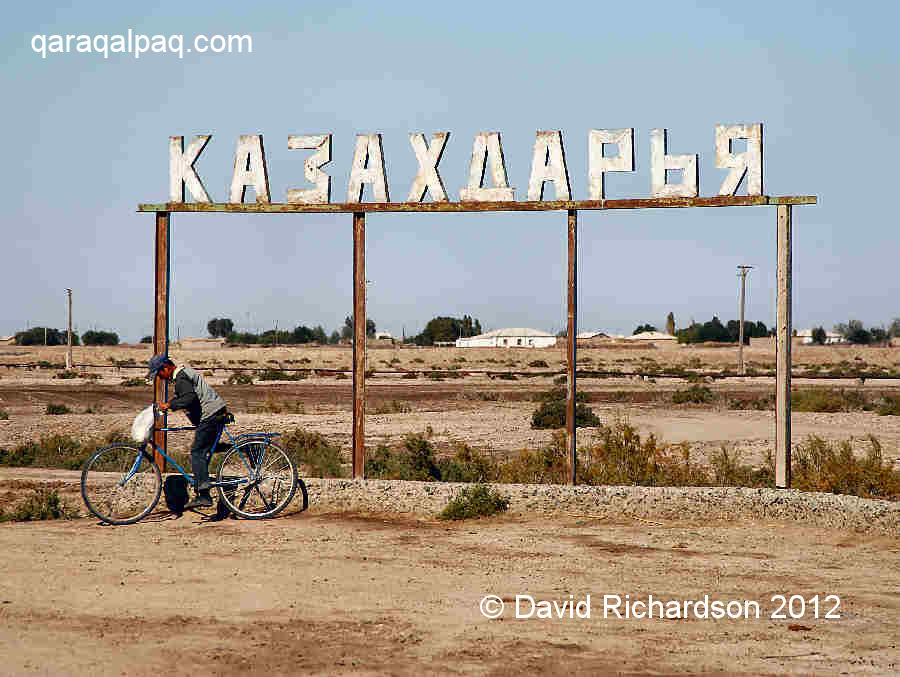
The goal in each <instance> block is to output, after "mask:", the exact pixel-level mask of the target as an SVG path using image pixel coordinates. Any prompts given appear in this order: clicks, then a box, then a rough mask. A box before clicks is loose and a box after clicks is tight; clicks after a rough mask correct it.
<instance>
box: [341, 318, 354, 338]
mask: <svg viewBox="0 0 900 677" xmlns="http://www.w3.org/2000/svg"><path fill="white" fill-rule="evenodd" d="M341 338H342V339H345V340H346V339H351V338H353V318H352V317H350V316H349V315H347V318H346V319H345V320H344V326H343V327H341Z"/></svg>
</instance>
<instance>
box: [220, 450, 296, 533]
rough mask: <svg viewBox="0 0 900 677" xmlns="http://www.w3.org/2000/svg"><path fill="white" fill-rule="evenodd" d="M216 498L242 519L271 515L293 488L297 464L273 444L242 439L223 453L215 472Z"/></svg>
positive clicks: (276, 511)
mask: <svg viewBox="0 0 900 677" xmlns="http://www.w3.org/2000/svg"><path fill="white" fill-rule="evenodd" d="M216 479H217V483H218V484H219V500H221V501H224V503H225V505H227V506H228V509H229V510H231V511H232V512H234V513H235V514H237V515H240V516H241V517H244V518H246V519H265V518H266V517H274V516H275V515H277V514H278V513H279V512H281V511H282V510H284V509H285V507H287V505H288V503H290V502H291V499H293V498H294V493H295V492H296V491H297V468H296V467H295V466H294V462H293V461H292V460H291V458H290V456H288V455H287V454H286V453H284V450H283V449H282V448H281V447H279V446H278V445H277V444H275V443H273V442H271V441H269V440H266V439H257V440H246V441H244V442H241V443H239V444H237V445H236V446H235V447H234V448H233V449H231V450H229V451H228V453H226V454H225V458H223V459H222V464H221V465H220V466H219V472H218V476H217V478H216Z"/></svg>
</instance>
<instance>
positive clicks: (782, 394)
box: [775, 205, 792, 489]
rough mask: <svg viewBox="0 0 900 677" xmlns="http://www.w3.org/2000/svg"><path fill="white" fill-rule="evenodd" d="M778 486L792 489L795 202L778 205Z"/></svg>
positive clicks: (776, 393)
mask: <svg viewBox="0 0 900 677" xmlns="http://www.w3.org/2000/svg"><path fill="white" fill-rule="evenodd" d="M777 209H778V318H777V323H778V328H777V338H776V339H775V340H776V344H775V345H776V348H775V350H776V364H775V486H776V487H778V488H779V489H790V488H791V285H792V282H791V205H778V207H777Z"/></svg>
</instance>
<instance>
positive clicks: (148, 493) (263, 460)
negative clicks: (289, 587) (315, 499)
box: [81, 405, 309, 524]
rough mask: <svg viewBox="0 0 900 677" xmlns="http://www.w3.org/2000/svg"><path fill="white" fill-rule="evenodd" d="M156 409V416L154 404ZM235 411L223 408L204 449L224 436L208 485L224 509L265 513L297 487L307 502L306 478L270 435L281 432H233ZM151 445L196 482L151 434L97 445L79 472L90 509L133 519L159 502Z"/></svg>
mask: <svg viewBox="0 0 900 677" xmlns="http://www.w3.org/2000/svg"><path fill="white" fill-rule="evenodd" d="M154 415H157V416H158V412H157V411H156V405H154ZM229 423H234V416H233V415H232V414H227V415H226V418H225V425H224V426H223V428H222V432H220V433H219V435H218V436H217V437H216V441H215V443H214V444H213V446H212V448H211V449H210V451H209V454H208V455H207V458H206V461H207V463H209V461H210V460H211V459H212V457H213V454H215V453H216V448H217V447H218V446H219V442H220V440H221V439H222V436H223V435H225V436H227V437H228V440H229V442H228V443H225V448H224V452H225V456H224V457H223V458H222V461H221V463H220V464H219V468H218V471H217V473H216V477H215V480H214V481H212V482H210V488H211V489H212V488H214V489H216V490H217V492H218V495H219V501H222V502H224V504H225V505H226V506H227V508H228V510H230V511H231V512H233V513H234V514H235V515H238V516H239V517H243V518H245V519H266V518H269V517H274V516H275V515H277V514H278V513H280V512H281V511H282V510H284V508H286V507H287V505H288V504H289V503H290V502H291V500H293V498H294V495H295V493H296V492H297V488H298V487H299V488H300V491H301V492H302V495H303V510H306V508H307V507H308V505H309V495H308V494H307V490H306V484H305V483H304V482H303V480H302V479H300V478H299V477H298V476H297V468H296V466H295V465H294V462H293V461H292V460H291V458H290V456H288V455H287V454H286V453H285V452H284V450H283V449H282V448H281V447H279V446H278V445H277V444H276V443H275V442H274V441H273V440H274V438H276V437H278V436H279V433H266V432H252V433H243V434H241V435H238V436H236V437H235V436H232V434H231V432H230V431H228V424H229ZM186 430H196V427H194V426H187V427H173V428H170V427H161V428H160V427H156V425H155V423H154V427H153V431H158V432H181V431H186ZM148 444H149V446H150V447H151V448H152V449H154V450H156V451H157V452H159V453H160V454H161V455H162V456H163V457H164V458H165V459H166V460H167V461H168V462H169V463H171V464H172V465H173V466H174V468H175V469H176V470H177V471H178V472H179V473H181V475H182V476H183V477H184V479H185V480H186V481H187V482H188V483H189V484H190V485H192V486H193V485H194V484H195V481H194V478H193V477H192V476H191V475H190V474H189V473H187V472H186V471H185V470H184V468H182V467H181V466H180V465H178V463H177V462H176V461H175V460H174V459H173V458H172V457H171V456H169V455H168V454H167V453H166V452H165V450H164V449H161V448H160V447H159V446H157V444H156V443H155V442H154V441H153V435H152V432H151V435H150V439H149V440H148V441H147V442H144V443H143V444H129V443H119V444H112V445H109V446H107V447H103V448H102V449H99V450H98V451H97V453H95V454H94V455H93V456H92V457H91V458H90V459H88V461H87V462H86V463H85V465H84V469H83V470H82V472H81V497H82V498H83V499H84V503H85V505H86V506H87V508H88V510H90V511H91V513H93V514H94V515H95V516H96V517H98V518H99V519H100V520H101V521H103V522H106V523H107V524H134V523H135V522H138V521H140V520H142V519H143V518H145V517H146V516H147V515H149V514H150V513H151V512H153V509H154V508H155V507H156V505H157V503H159V499H160V496H161V494H162V486H163V481H162V475H161V473H160V470H159V466H157V465H156V462H155V460H154V457H153V454H152V453H151V451H150V450H149V449H148Z"/></svg>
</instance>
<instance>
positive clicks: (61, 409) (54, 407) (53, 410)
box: [46, 402, 72, 416]
mask: <svg viewBox="0 0 900 677" xmlns="http://www.w3.org/2000/svg"><path fill="white" fill-rule="evenodd" d="M46 413H47V414H50V415H52V416H58V415H59V414H71V413H72V410H71V409H69V408H68V407H67V406H66V405H64V404H58V403H56V402H51V403H50V404H48V405H47V410H46Z"/></svg>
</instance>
